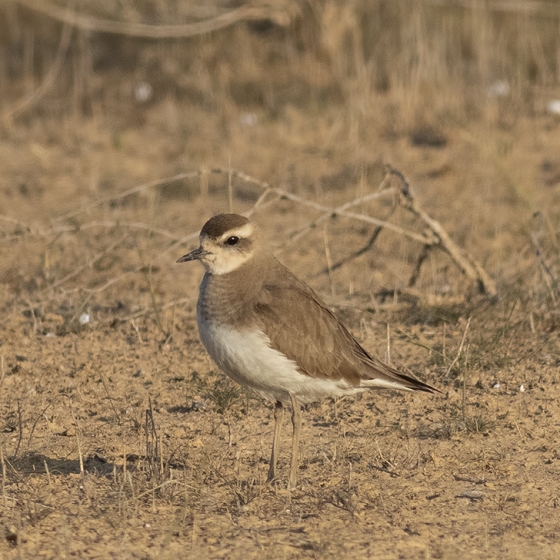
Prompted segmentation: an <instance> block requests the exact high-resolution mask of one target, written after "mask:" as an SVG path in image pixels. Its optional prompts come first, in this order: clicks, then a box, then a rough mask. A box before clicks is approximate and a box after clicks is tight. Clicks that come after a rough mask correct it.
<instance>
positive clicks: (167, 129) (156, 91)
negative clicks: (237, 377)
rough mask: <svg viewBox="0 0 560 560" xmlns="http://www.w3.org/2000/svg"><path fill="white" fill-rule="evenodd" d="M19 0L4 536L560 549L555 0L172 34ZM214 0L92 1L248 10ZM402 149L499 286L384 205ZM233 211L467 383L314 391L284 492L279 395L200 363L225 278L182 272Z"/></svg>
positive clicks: (466, 551)
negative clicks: (208, 229) (290, 486)
mask: <svg viewBox="0 0 560 560" xmlns="http://www.w3.org/2000/svg"><path fill="white" fill-rule="evenodd" d="M23 4H27V5H30V4H32V2H31V3H30V2H22V3H20V4H16V3H12V2H4V3H0V49H2V56H0V99H1V106H0V112H1V114H2V124H1V129H0V169H2V175H1V177H0V208H1V210H0V263H1V269H0V316H1V317H2V319H1V325H0V485H1V486H0V557H5V558H28V557H32V556H35V557H45V558H69V557H83V558H93V557H104V558H107V557H117V558H128V557H130V558H184V557H211V558H214V557H216V558H217V557H228V558H241V557H243V558H251V557H255V558H256V557H258V558H262V557H274V558H291V557H304V558H307V557H309V558H331V557H341V556H342V557H355V558H360V557H368V556H372V555H376V556H379V557H387V558H397V557H399V558H429V557H435V558H456V557H458V556H460V557H461V558H481V559H482V558H527V557H540V558H550V559H552V558H557V557H558V555H559V553H560V549H559V548H558V522H557V514H556V512H557V509H558V495H559V492H560V486H559V483H558V480H560V477H559V475H560V473H559V470H558V469H559V465H560V463H559V460H560V459H559V454H558V446H557V441H558V425H559V418H560V408H559V404H558V403H559V402H560V394H559V384H558V368H559V366H560V362H559V354H560V353H559V349H558V330H559V328H560V308H559V300H560V285H559V282H560V231H559V228H558V224H559V223H560V211H559V208H560V190H559V189H560V159H559V156H558V154H560V140H559V138H560V136H559V135H558V127H559V126H560V122H559V121H558V117H557V116H555V115H553V114H549V113H547V111H546V107H547V104H548V102H549V101H550V100H551V99H554V98H555V97H558V94H557V92H558V85H559V80H558V78H559V70H558V69H559V67H560V66H559V58H558V57H559V55H558V53H559V52H560V43H559V36H558V25H559V19H558V14H557V11H549V7H550V6H551V5H553V4H552V3H548V2H538V3H537V2H519V3H515V4H513V3H512V4H511V6H510V7H509V8H507V9H506V8H504V7H503V6H504V4H503V3H498V2H474V3H470V2H469V3H468V5H467V4H466V3H461V2H454V3H449V5H447V4H446V5H445V6H443V5H441V3H440V2H436V1H430V2H428V1H426V2H420V1H405V0H399V1H396V2H389V1H387V2H382V1H379V2H373V3H363V2H335V1H329V2H318V1H313V2H308V3H305V4H303V3H302V4H300V3H298V4H292V3H290V2H286V3H283V4H282V7H281V9H282V10H283V11H284V12H285V13H286V14H288V16H289V17H288V19H282V18H281V19H275V20H274V21H273V22H272V23H271V22H270V21H262V22H255V21H251V22H248V23H237V24H233V25H230V26H228V27H224V28H222V29H220V30H219V31H216V32H214V33H212V34H210V35H201V36H196V37H194V38H191V39H189V40H159V41H157V42H152V41H146V40H140V39H134V38H130V37H128V38H127V37H123V36H120V35H118V34H116V35H104V34H87V33H85V32H84V31H80V30H79V29H76V28H73V30H72V33H71V34H70V35H61V31H62V27H61V26H60V24H59V23H57V22H56V21H53V20H50V19H48V18H45V17H43V16H39V15H38V14H37V13H36V12H34V11H32V10H30V9H26V8H25V7H22V5H23ZM49 5H51V4H50V3H49ZM52 5H58V6H62V5H63V3H60V4H55V3H54V2H53V3H52ZM263 6H264V4H263V5H260V7H259V5H257V4H256V7H257V8H258V9H264V10H265V11H266V9H267V8H266V7H265V8H263ZM195 8H196V7H195V6H194V4H191V3H188V2H181V3H171V2H153V3H152V2H149V1H146V2H143V3H130V2H122V3H116V2H115V3H110V2H108V1H107V2H102V3H100V2H89V3H88V2H81V3H80V4H79V9H80V10H81V14H82V15H85V16H87V17H89V18H93V17H95V18H101V19H113V20H117V21H119V20H120V21H130V22H133V23H136V24H138V23H143V24H146V23H148V24H161V25H168V24H181V25H182V24H185V25H190V24H191V23H193V22H197V21H202V20H205V19H208V18H214V17H216V16H217V15H219V13H222V12H225V11H227V10H228V9H229V8H228V6H226V5H225V4H222V5H220V6H219V9H217V10H215V11H212V10H210V9H209V8H208V7H206V8H205V10H206V11H204V10H202V9H201V8H200V7H199V9H198V10H197V9H195ZM530 8H536V9H535V10H534V11H531V10H530ZM61 38H62V39H63V40H62V39H61ZM500 81H501V82H504V83H507V85H508V87H509V92H508V93H506V94H505V95H503V96H502V95H501V93H500V91H501V92H502V93H503V92H504V90H503V89H502V90H500V87H502V86H503V84H502V86H500V84H499V82H500ZM41 84H42V85H41ZM148 86H149V87H148ZM146 88H147V89H146ZM489 88H490V89H489ZM492 88H493V89H492ZM146 92H148V98H147V99H144V100H143V98H142V97H141V95H142V94H143V93H144V94H145V93H146ZM386 163H389V164H391V165H393V166H394V167H396V168H398V169H399V170H401V171H403V172H404V173H405V174H406V176H407V178H408V179H409V180H410V182H411V184H412V185H413V187H414V189H415V191H414V192H415V197H416V200H417V202H418V203H419V204H420V205H421V208H423V209H424V210H426V211H427V213H428V214H429V216H430V217H432V218H434V219H435V220H437V222H438V223H439V224H440V225H441V226H442V227H443V228H444V229H445V231H447V232H448V233H449V235H450V237H451V239H452V240H453V241H454V242H455V243H456V244H457V245H458V246H459V247H461V248H463V249H464V250H465V251H466V252H467V253H468V254H470V255H471V256H472V257H473V258H474V259H475V260H476V261H477V262H479V263H480V264H481V265H482V267H484V269H485V270H486V271H487V272H488V274H489V275H490V277H491V278H492V279H494V280H495V281H496V284H497V292H498V297H497V298H496V299H491V298H486V297H484V296H481V295H480V294H478V293H477V290H476V289H473V282H472V281H471V280H470V279H469V278H467V277H465V276H464V275H463V274H462V273H461V272H460V270H459V268H458V267H456V266H455V264H454V261H453V260H452V259H450V257H449V255H448V253H446V252H444V251H441V250H430V251H428V252H426V254H423V253H422V244H419V243H418V242H417V240H415V239H414V238H413V237H410V236H409V237H403V236H402V235H400V234H399V229H400V230H401V231H402V230H407V231H410V232H414V234H415V235H419V236H422V235H426V234H427V231H426V228H425V222H423V221H422V219H420V218H419V217H418V215H414V214H413V213H411V212H409V211H407V210H406V208H404V207H403V206H402V205H399V204H398V203H397V202H398V201H397V198H396V197H395V196H394V194H392V195H391V194H389V195H388V196H385V195H383V196H374V193H375V192H376V189H377V188H378V187H379V185H381V184H382V182H383V178H384V176H385V175H384V174H385V164H386ZM217 168H219V169H221V170H222V172H220V173H215V172H213V170H215V169H217ZM247 176H251V177H256V178H257V179H258V180H257V181H252V180H248V178H247ZM265 183H266V185H265ZM267 186H269V187H270V189H269V190H268V191H267V192H266V196H264V197H263V196H262V195H263V190H266V187H267ZM395 192H396V191H393V193H395ZM364 197H369V198H364ZM366 200H367V201H366ZM356 201H360V204H359V205H358V206H356V207H355V208H351V206H352V205H353V204H354V205H355V204H356ZM230 208H233V210H235V211H237V212H252V217H253V219H255V220H256V221H257V222H258V223H259V224H261V226H262V227H263V229H264V230H265V231H266V232H267V233H268V235H269V237H270V239H271V242H272V243H273V245H274V246H275V248H276V251H277V254H278V256H279V258H280V259H281V260H282V261H283V262H285V263H286V264H287V265H288V266H289V267H290V268H292V269H293V270H294V271H295V272H296V273H297V274H298V275H300V276H301V277H302V278H304V279H305V280H307V281H308V282H309V283H310V284H311V285H312V286H313V287H314V288H315V289H316V290H317V291H318V292H320V293H321V294H323V295H325V296H327V297H328V300H329V303H331V304H332V305H333V307H334V308H335V309H336V310H337V312H338V313H339V314H340V316H341V317H342V318H343V319H344V321H345V322H346V323H347V324H348V325H349V327H350V328H351V329H352V331H353V332H354V333H355V334H356V335H357V336H358V338H359V339H360V341H362V342H363V344H364V345H365V347H366V348H368V349H371V350H372V351H373V352H374V353H375V354H376V355H378V356H380V357H383V355H384V354H385V355H386V356H387V357H390V359H391V361H392V362H393V363H394V364H398V365H400V366H401V367H403V368H405V369H407V368H408V369H409V370H410V371H412V372H414V373H416V374H418V375H419V376H420V377H421V378H422V379H425V380H426V381H427V382H429V383H432V384H434V385H436V386H438V387H439V388H441V389H442V391H444V395H443V396H441V397H437V396H436V397H426V396H412V397H410V396H407V395H396V394H389V393H384V394H379V393H378V394H376V395H363V396H362V397H361V398H356V399H343V400H341V401H338V402H336V403H331V402H325V403H319V404H316V405H312V406H309V407H307V409H306V410H305V411H304V426H303V431H302V440H303V441H302V450H301V452H302V461H301V463H302V469H301V472H300V479H301V485H300V486H299V487H298V488H297V489H296V490H295V491H292V492H288V491H287V490H286V489H285V488H286V484H285V481H286V477H287V469H288V467H287V464H288V457H287V449H288V445H287V442H288V438H289V436H290V434H289V433H286V434H284V437H285V440H284V442H283V444H284V445H283V447H282V451H281V455H280V465H279V467H280V473H281V474H283V475H284V478H283V479H281V480H280V482H279V483H278V484H276V485H273V486H271V485H267V484H266V483H265V480H266V473H267V463H266V462H267V459H268V455H269V445H270V442H271V437H272V422H271V419H272V411H271V410H270V409H269V407H268V406H267V405H266V404H264V403H262V402H261V401H260V400H258V399H256V398H254V396H253V395H251V394H249V393H246V392H245V391H243V390H242V389H240V388H239V387H237V386H236V385H235V384H233V383H231V382H230V381H229V380H228V379H227V378H225V377H224V376H223V375H222V374H221V373H220V372H218V371H217V370H216V368H215V366H214V364H212V363H211V361H210V360H209V358H208V357H207V356H206V354H205V352H204V351H203V348H202V346H201V344H200V343H199V341H198V336H197V331H196V324H195V319H194V305H195V301H196V295H197V294H196V289H197V288H196V287H197V283H198V281H199V278H200V271H199V270H198V269H197V268H196V267H194V266H193V267H186V266H185V267H175V264H174V261H175V260H176V258H177V257H178V256H180V255H181V254H183V253H184V252H185V250H186V249H187V248H188V247H190V246H193V245H194V244H195V243H196V233H197V231H198V229H199V228H200V226H201V225H202V223H203V222H204V221H205V219H206V218H207V217H209V216H210V215H212V214H214V213H216V212H218V211H228V210H230ZM332 208H337V209H339V213H338V214H337V216H336V217H334V216H331V212H330V210H329V211H328V212H327V209H332ZM340 209H342V210H344V212H346V214H343V213H342V212H340ZM351 212H354V213H355V214H361V215H366V216H369V217H370V218H374V219H375V220H378V221H381V222H382V223H385V222H390V223H391V224H393V225H394V226H395V227H394V228H393V229H392V230H389V229H388V228H387V227H383V229H381V230H379V231H377V230H376V227H377V226H378V225H379V222H374V223H370V222H371V220H370V222H364V221H359V220H357V219H355V216H349V215H348V213H351ZM419 257H422V266H421V267H419V268H418V267H417V263H418V262H419ZM411 275H413V276H415V280H414V282H413V284H414V286H413V288H414V289H413V290H412V289H410V286H409V283H410V278H411ZM286 431H287V430H286Z"/></svg>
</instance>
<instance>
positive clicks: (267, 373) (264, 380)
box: [197, 309, 359, 403]
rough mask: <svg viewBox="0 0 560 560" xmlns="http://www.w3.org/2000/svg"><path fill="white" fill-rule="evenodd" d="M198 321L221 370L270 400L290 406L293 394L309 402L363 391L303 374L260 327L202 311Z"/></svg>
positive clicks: (212, 355) (346, 384)
mask: <svg viewBox="0 0 560 560" xmlns="http://www.w3.org/2000/svg"><path fill="white" fill-rule="evenodd" d="M197 319H198V329H199V333H200V339H201V340H202V343H203V344H204V346H205V347H206V350H207V351H208V354H210V356H211V357H212V359H213V360H214V361H215V362H216V364H217V365H218V367H219V368H220V369H221V370H222V371H224V372H225V373H226V374H227V375H229V376H230V377H231V378H232V379H233V380H234V381H236V382H237V383H239V384H241V385H244V386H246V387H249V388H251V389H253V390H254V391H256V392H257V393H259V394H260V395H261V396H263V397H265V398H267V399H271V400H276V401H281V402H284V403H288V402H289V401H290V393H292V394H293V395H295V396H296V397H297V398H298V400H299V401H300V402H303V403H305V402H313V401H316V400H320V399H322V398H325V397H336V396H342V395H347V394H353V393H355V392H358V391H359V389H358V388H356V387H353V386H350V385H349V384H348V383H347V382H345V381H344V380H336V381H335V380H331V379H323V378H313V377H310V376H308V375H306V374H305V373H302V372H301V371H300V369H299V368H298V365H297V363H296V362H295V361H293V360H290V359H289V358H287V357H286V356H285V355H284V354H282V353H281V352H279V351H278V350H275V349H274V348H271V345H270V340H269V339H268V337H267V336H266V335H265V333H264V332H262V331H261V330H259V329H258V328H256V327H255V328H249V327H242V328H236V327H235V326H233V325H228V324H224V323H220V322H218V321H214V320H212V319H210V318H209V317H208V315H207V314H206V313H204V312H201V310H200V309H199V311H198V314H197Z"/></svg>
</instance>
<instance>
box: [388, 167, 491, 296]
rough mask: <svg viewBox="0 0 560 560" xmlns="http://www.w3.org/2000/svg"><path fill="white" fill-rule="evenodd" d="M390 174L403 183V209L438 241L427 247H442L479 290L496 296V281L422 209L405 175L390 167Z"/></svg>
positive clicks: (401, 190) (401, 191)
mask: <svg viewBox="0 0 560 560" xmlns="http://www.w3.org/2000/svg"><path fill="white" fill-rule="evenodd" d="M389 172H390V173H391V174H392V175H393V176H395V177H397V178H398V179H399V180H400V182H401V189H400V194H401V204H402V206H403V208H406V209H407V210H409V211H410V212H412V213H413V214H414V215H415V216H417V217H418V218H420V219H421V220H422V221H423V222H424V223H425V224H426V225H427V226H428V228H429V229H430V230H431V232H432V233H433V235H434V237H435V238H436V239H437V242H436V243H433V242H432V243H429V244H427V245H438V246H439V247H441V248H442V249H443V250H444V251H445V252H446V253H447V254H448V255H449V256H450V257H451V258H452V259H453V260H454V261H455V264H456V265H457V266H458V267H459V268H460V269H461V271H462V272H463V273H464V274H466V275H467V276H468V277H469V278H471V279H472V280H473V281H475V282H476V283H477V285H478V289H479V291H480V292H481V293H484V294H487V295H489V296H490V297H494V296H496V294H497V289H496V284H495V282H494V280H492V278H490V276H489V275H488V273H487V272H486V271H485V270H484V269H483V268H482V266H481V265H480V264H479V263H477V262H476V261H475V260H474V259H473V258H472V257H471V256H470V255H467V254H465V253H464V252H463V251H462V250H461V249H460V248H459V247H458V245H457V244H456V243H455V242H454V241H453V240H452V239H451V237H450V236H449V234H448V233H447V232H446V231H445V229H444V228H443V226H442V225H441V224H440V223H439V222H438V221H437V220H434V219H433V218H432V217H431V216H429V215H428V214H427V212H425V211H424V210H423V209H422V208H421V207H420V205H419V204H418V202H417V201H416V199H415V198H414V195H413V193H412V189H411V187H410V184H409V183H408V181H407V180H406V178H405V177H404V175H403V174H402V173H401V172H400V171H398V170H396V169H394V168H393V167H389Z"/></svg>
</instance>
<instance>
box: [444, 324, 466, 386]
mask: <svg viewBox="0 0 560 560" xmlns="http://www.w3.org/2000/svg"><path fill="white" fill-rule="evenodd" d="M470 324H471V317H469V318H468V319H467V324H466V326H465V331H464V332H463V338H461V344H459V350H458V351H457V355H456V356H455V359H454V360H453V361H452V362H451V365H450V366H449V368H448V369H447V372H446V374H445V377H447V376H448V375H449V372H450V371H451V370H452V369H453V366H454V365H455V364H456V363H457V360H458V359H459V356H460V355H461V352H462V351H463V346H464V345H465V340H466V338H467V332H468V330H469V325H470Z"/></svg>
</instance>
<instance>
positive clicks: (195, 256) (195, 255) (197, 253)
mask: <svg viewBox="0 0 560 560" xmlns="http://www.w3.org/2000/svg"><path fill="white" fill-rule="evenodd" d="M209 254H210V253H209V252H208V251H205V250H204V249H203V248H202V247H199V248H198V249H195V250H194V251H191V252H190V253H187V254H186V255H183V256H182V257H181V258H180V259H177V262H178V263H182V262H188V261H198V260H200V259H201V258H202V257H205V256H206V255H209Z"/></svg>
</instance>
